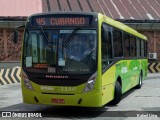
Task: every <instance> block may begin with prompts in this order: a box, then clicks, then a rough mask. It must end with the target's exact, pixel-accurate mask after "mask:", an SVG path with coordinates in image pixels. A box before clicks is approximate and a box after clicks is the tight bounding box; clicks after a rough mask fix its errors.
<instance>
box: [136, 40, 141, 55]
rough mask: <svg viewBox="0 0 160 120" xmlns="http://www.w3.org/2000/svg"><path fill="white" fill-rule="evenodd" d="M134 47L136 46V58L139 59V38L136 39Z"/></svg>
mask: <svg viewBox="0 0 160 120" xmlns="http://www.w3.org/2000/svg"><path fill="white" fill-rule="evenodd" d="M136 46H137V50H136V53H137V54H136V55H137V57H140V53H141V51H140V50H141V49H140V39H139V38H137V42H136Z"/></svg>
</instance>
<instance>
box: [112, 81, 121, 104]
mask: <svg viewBox="0 0 160 120" xmlns="http://www.w3.org/2000/svg"><path fill="white" fill-rule="evenodd" d="M121 88H122V87H121V85H120V83H119V82H118V81H117V82H116V84H115V90H114V99H113V100H112V101H111V102H110V104H111V105H116V104H118V103H119V102H120V101H121V96H122V89H121Z"/></svg>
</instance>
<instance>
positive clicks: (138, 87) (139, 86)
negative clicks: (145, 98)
mask: <svg viewBox="0 0 160 120" xmlns="http://www.w3.org/2000/svg"><path fill="white" fill-rule="evenodd" d="M141 87H142V73H140V74H139V83H138V85H137V86H136V89H140V88H141Z"/></svg>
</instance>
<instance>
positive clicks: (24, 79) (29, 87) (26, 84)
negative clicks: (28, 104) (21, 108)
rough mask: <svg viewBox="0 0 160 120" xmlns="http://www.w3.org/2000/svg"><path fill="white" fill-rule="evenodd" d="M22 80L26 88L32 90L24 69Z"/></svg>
mask: <svg viewBox="0 0 160 120" xmlns="http://www.w3.org/2000/svg"><path fill="white" fill-rule="evenodd" d="M22 80H23V81H24V85H25V87H26V88H27V89H28V90H34V89H33V87H32V84H31V82H30V80H29V78H28V76H27V75H26V73H25V72H24V71H23V72H22Z"/></svg>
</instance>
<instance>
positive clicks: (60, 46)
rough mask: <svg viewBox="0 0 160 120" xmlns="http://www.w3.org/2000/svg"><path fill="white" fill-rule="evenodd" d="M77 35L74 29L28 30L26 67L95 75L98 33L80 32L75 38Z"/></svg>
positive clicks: (24, 64)
mask: <svg viewBox="0 0 160 120" xmlns="http://www.w3.org/2000/svg"><path fill="white" fill-rule="evenodd" d="M73 31H74V29H68V30H53V29H43V30H41V29H34V30H31V29H28V30H26V32H25V41H24V51H23V67H26V68H31V69H39V70H41V71H42V70H43V71H45V72H50V73H57V74H90V73H93V72H95V71H96V66H97V64H96V63H97V62H96V61H97V59H96V56H97V55H96V53H97V52H96V50H97V31H96V30H88V29H87V30H82V29H80V30H77V31H76V32H75V33H74V34H73ZM71 34H73V35H71ZM46 37H47V39H46ZM37 72H38V71H37Z"/></svg>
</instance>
